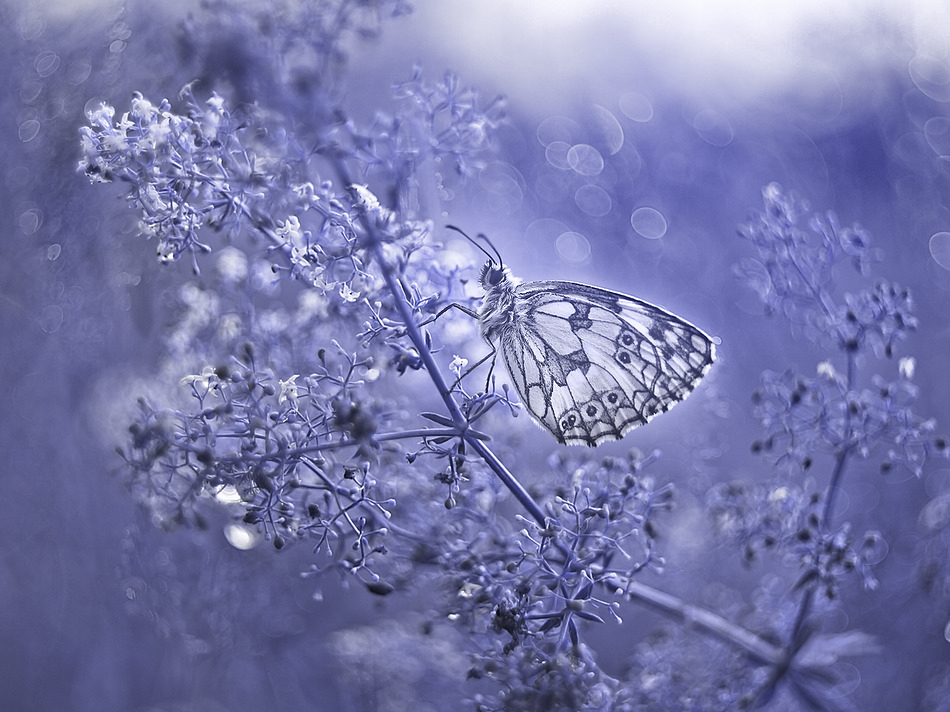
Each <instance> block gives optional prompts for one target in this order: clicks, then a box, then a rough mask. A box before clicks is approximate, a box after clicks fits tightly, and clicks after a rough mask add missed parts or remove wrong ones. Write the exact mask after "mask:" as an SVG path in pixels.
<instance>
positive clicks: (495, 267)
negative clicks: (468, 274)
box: [478, 260, 514, 292]
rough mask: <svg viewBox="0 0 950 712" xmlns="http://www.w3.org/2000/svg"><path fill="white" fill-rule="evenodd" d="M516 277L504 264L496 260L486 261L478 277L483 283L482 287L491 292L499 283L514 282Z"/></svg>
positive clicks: (479, 281) (481, 283)
mask: <svg viewBox="0 0 950 712" xmlns="http://www.w3.org/2000/svg"><path fill="white" fill-rule="evenodd" d="M513 280H514V278H513V277H512V276H511V270H509V269H508V268H507V267H505V266H504V265H503V264H499V263H497V262H495V261H494V260H489V261H488V262H486V263H485V266H484V267H482V272H481V274H480V275H479V277H478V283H479V284H480V285H482V289H484V290H485V291H486V292H490V291H492V290H493V289H496V288H497V287H498V286H499V285H501V284H504V283H505V282H509V283H510V282H512V281H513Z"/></svg>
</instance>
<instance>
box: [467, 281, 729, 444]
mask: <svg viewBox="0 0 950 712" xmlns="http://www.w3.org/2000/svg"><path fill="white" fill-rule="evenodd" d="M493 274H495V275H496V276H498V275H500V274H501V272H500V271H498V270H496V271H495V272H494V273H493ZM503 274H504V277H503V278H501V279H496V280H495V282H494V283H490V282H487V281H486V280H484V279H483V286H485V288H486V291H487V292H488V293H487V294H486V299H485V303H484V305H483V308H482V311H481V312H480V314H479V318H480V320H481V323H482V333H483V334H484V335H485V336H486V338H488V339H489V340H490V341H492V342H493V343H495V344H496V348H498V349H499V350H500V351H501V353H502V356H503V357H504V359H505V363H506V365H507V366H508V371H509V373H510V374H511V378H512V382H513V384H514V386H515V389H516V390H517V391H518V394H519V396H520V397H521V400H522V402H523V403H524V405H525V407H526V408H527V409H528V411H529V412H530V413H531V414H532V415H533V416H534V417H535V419H536V420H537V421H538V422H539V423H540V424H541V425H542V426H543V427H545V428H546V429H547V430H549V431H550V432H551V433H552V434H553V435H554V437H555V438H557V440H558V441H559V442H561V443H565V444H568V445H580V444H586V445H591V446H594V445H599V444H600V443H602V442H606V441H608V440H616V439H619V438H621V437H623V436H624V434H626V433H627V432H628V431H630V430H631V429H633V428H635V427H637V426H639V425H642V424H644V423H646V422H647V421H648V420H650V418H652V417H653V416H654V415H657V414H658V413H662V412H664V411H666V410H669V409H670V408H671V407H672V406H673V405H674V404H676V403H678V402H679V401H681V400H683V398H685V397H686V396H687V395H688V394H689V393H690V392H691V391H692V390H693V389H694V388H695V387H696V384H697V383H698V382H699V380H700V379H701V378H702V377H703V375H704V374H705V373H706V371H708V370H709V367H710V366H711V365H712V362H713V359H714V358H715V349H714V346H713V342H712V340H710V338H709V337H708V336H706V334H704V333H703V332H702V331H700V330H699V329H697V328H696V327H695V326H693V325H692V324H689V323H688V322H686V321H684V320H682V319H680V318H679V317H677V316H675V315H673V314H670V313H669V312H667V311H665V310H663V309H661V308H659V307H656V306H653V305H652V304H648V303H646V302H643V301H641V300H639V299H635V298H633V297H628V296H625V295H623V294H619V293H617V292H611V291H609V290H605V289H600V288H598V287H591V286H588V285H585V284H576V283H574V282H560V281H542V282H528V283H525V284H521V285H517V286H516V283H515V282H514V281H513V280H512V279H511V278H510V276H509V274H508V272H507V270H505V271H504V273H503Z"/></svg>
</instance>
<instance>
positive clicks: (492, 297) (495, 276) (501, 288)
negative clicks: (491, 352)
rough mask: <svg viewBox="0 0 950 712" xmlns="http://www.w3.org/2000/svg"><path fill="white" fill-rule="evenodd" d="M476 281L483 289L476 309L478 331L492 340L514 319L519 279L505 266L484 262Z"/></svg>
mask: <svg viewBox="0 0 950 712" xmlns="http://www.w3.org/2000/svg"><path fill="white" fill-rule="evenodd" d="M478 281H479V283H480V284H481V286H482V289H484V290H485V297H484V298H483V299H482V306H481V308H480V309H479V310H478V322H479V331H480V332H481V335H482V338H484V339H486V340H488V341H489V342H494V340H495V338H496V337H497V335H498V333H499V332H500V331H502V330H504V329H505V328H506V327H508V326H510V325H511V324H512V322H513V321H514V320H515V316H516V312H515V308H514V301H515V287H517V286H518V284H519V283H520V280H518V279H517V278H516V277H513V276H512V274H511V272H510V271H509V270H508V268H507V267H504V266H501V267H497V266H495V264H494V263H493V262H486V263H485V266H484V267H483V268H482V273H481V276H480V277H479V279H478Z"/></svg>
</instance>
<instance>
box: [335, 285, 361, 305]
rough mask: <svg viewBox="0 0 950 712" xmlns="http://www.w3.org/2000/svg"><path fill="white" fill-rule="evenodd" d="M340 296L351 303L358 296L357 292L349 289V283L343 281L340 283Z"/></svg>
mask: <svg viewBox="0 0 950 712" xmlns="http://www.w3.org/2000/svg"><path fill="white" fill-rule="evenodd" d="M340 297H341V298H342V299H343V301H344V302H350V303H351V304H352V303H353V302H355V301H356V300H357V299H359V298H360V293H359V292H354V291H353V290H352V289H350V285H348V284H346V283H343V284H341V285H340Z"/></svg>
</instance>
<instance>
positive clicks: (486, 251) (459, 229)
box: [446, 225, 504, 267]
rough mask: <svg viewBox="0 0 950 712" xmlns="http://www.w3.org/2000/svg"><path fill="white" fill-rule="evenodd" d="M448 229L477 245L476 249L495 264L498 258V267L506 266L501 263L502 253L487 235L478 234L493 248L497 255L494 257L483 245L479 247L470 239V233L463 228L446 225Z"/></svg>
mask: <svg viewBox="0 0 950 712" xmlns="http://www.w3.org/2000/svg"><path fill="white" fill-rule="evenodd" d="M446 227H447V228H448V229H449V230H455V232H457V233H459V234H460V235H462V236H463V237H464V238H465V239H466V240H468V241H469V242H471V243H472V244H473V245H475V247H477V248H478V249H479V250H481V251H482V252H484V253H485V256H486V257H487V258H488V259H489V260H491V261H492V262H495V260H496V258H497V261H498V266H499V267H501V266H502V265H503V264H504V262H502V261H501V253H500V252H498V248H497V247H495V245H494V244H492V241H491V240H489V239H488V238H487V237H485V235H483V234H482V233H478V237H479V238H480V239H482V240H484V241H485V242H487V243H488V246H489V247H491V249H492V252H494V253H495V254H494V255H492V253H491V252H489V251H488V250H486V249H485V248H484V247H482V246H481V245H479V244H478V243H477V242H476V241H475V240H474V239H472V238H471V237H469V235H468V233H467V232H465V231H464V230H463V229H462V228H460V227H456V226H455V225H446Z"/></svg>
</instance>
